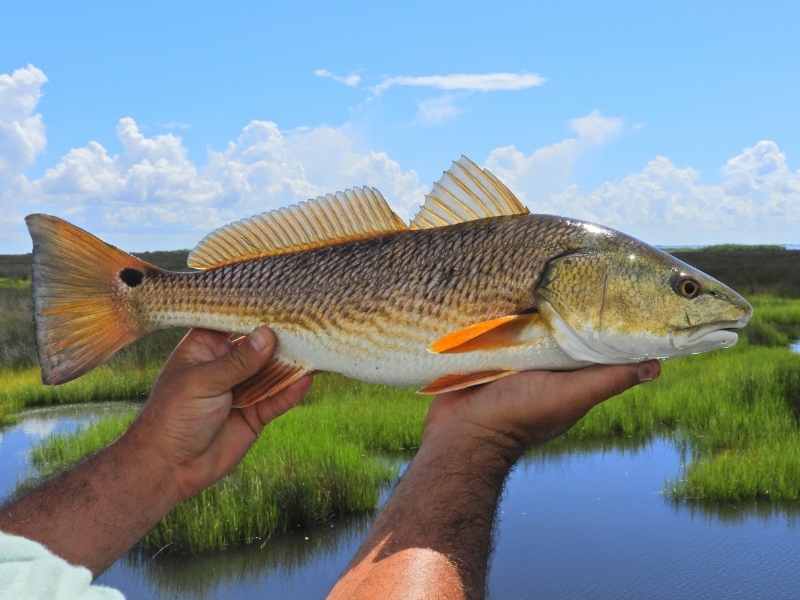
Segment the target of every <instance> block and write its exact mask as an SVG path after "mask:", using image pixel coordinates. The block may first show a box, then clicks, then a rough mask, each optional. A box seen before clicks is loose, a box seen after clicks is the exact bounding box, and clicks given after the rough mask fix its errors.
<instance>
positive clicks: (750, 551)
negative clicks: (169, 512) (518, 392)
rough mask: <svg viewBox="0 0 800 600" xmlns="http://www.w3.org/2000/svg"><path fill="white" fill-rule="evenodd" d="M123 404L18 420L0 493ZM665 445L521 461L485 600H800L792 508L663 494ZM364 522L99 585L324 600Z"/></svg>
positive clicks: (166, 558) (122, 572)
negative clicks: (33, 463)
mask: <svg viewBox="0 0 800 600" xmlns="http://www.w3.org/2000/svg"><path fill="white" fill-rule="evenodd" d="M118 410H120V408H119V406H118V405H96V406H92V407H80V408H70V409H68V410H67V409H55V410H51V409H48V410H41V411H34V412H32V413H28V414H26V416H25V417H24V418H23V419H22V420H21V422H20V423H19V424H18V425H16V426H14V427H12V428H8V429H6V430H4V431H3V432H2V435H1V437H0V456H2V460H3V464H4V468H3V470H2V472H0V496H2V497H5V496H7V495H8V494H9V493H10V492H11V491H12V490H13V488H14V486H15V485H16V483H17V481H18V480H19V479H20V478H22V477H24V475H25V473H26V472H27V471H28V468H29V465H28V458H27V454H28V450H29V449H30V447H31V446H32V445H33V444H35V443H36V442H38V441H39V440H40V439H42V437H43V436H45V435H48V434H50V433H54V432H64V431H71V430H74V429H75V428H77V427H79V426H80V425H81V424H83V423H86V422H89V421H91V420H94V419H97V418H99V416H101V415H103V414H108V412H109V411H118ZM681 460H682V458H681V454H680V453H679V452H678V450H677V449H676V448H675V446H674V445H673V444H672V443H671V442H669V441H667V440H656V441H654V442H652V443H650V444H648V445H646V446H645V447H641V448H629V449H622V448H616V449H611V450H581V451H576V452H574V453H570V454H566V455H561V456H550V457H543V456H538V457H530V458H528V459H527V460H526V461H525V462H524V463H522V464H521V465H519V466H518V468H517V469H516V470H515V471H514V472H513V474H512V476H511V478H510V480H509V482H508V486H507V488H506V492H505V495H504V497H503V501H502V504H501V509H500V521H499V524H498V528H497V538H496V550H495V553H494V556H493V559H492V564H491V572H490V576H489V587H490V595H491V597H493V598H593V599H609V600H610V599H612V598H613V599H624V598H655V599H658V598H665V599H666V598H669V599H682V598H686V599H690V598H691V599H693V600H695V599H706V598H708V599H711V598H726V599H728V598H733V599H736V598H742V599H745V598H747V599H751V598H775V599H783V598H786V599H788V598H798V597H800V552H798V551H799V550H800V532H799V531H798V530H797V527H796V521H797V518H796V515H800V513H798V512H795V509H794V508H793V507H788V506H784V507H782V508H779V509H777V510H775V509H774V508H773V507H770V506H769V505H748V506H744V507H736V506H714V507H708V506H706V507H690V506H686V505H675V504H673V503H672V502H670V501H669V499H667V498H665V497H664V496H663V495H662V489H663V486H664V483H665V481H666V480H668V479H671V478H675V477H678V476H680V472H681V465H682V463H681ZM369 520H370V519H369V518H356V519H347V520H342V521H339V522H337V523H334V524H332V525H330V524H329V525H326V526H324V527H321V528H319V529H316V530H313V531H304V532H297V533H295V534H292V535H285V536H279V537H276V538H274V539H272V540H270V541H268V542H267V543H265V544H263V545H262V546H261V547H255V548H245V549H237V550H230V551H226V552H220V553H214V554H209V555H206V556H200V557H192V558H186V557H181V556H175V555H171V554H170V553H169V549H168V548H167V549H165V550H164V551H163V552H161V553H160V554H159V555H158V556H155V557H153V556H152V553H151V554H146V555H141V554H136V553H134V554H132V555H131V556H129V557H128V558H126V559H123V560H121V561H119V562H118V563H117V564H116V565H114V566H113V567H112V568H111V569H110V570H109V571H108V572H106V573H105V574H103V576H102V577H100V579H99V581H100V582H102V583H104V584H106V585H112V586H115V587H117V588H119V589H121V590H123V591H124V592H125V593H126V595H127V596H128V597H129V598H182V599H183V598H187V599H193V598H197V599H200V598H209V599H211V598H226V599H228V598H230V599H245V598H265V597H266V598H298V599H299V598H320V597H322V596H324V594H325V592H327V590H328V589H329V588H330V587H331V585H332V584H333V582H334V581H335V580H336V578H337V576H338V575H339V573H341V571H342V570H343V569H344V567H345V566H346V564H347V562H348V561H349V559H350V557H351V556H352V555H353V553H354V552H355V550H356V548H357V547H358V545H359V543H360V542H361V540H362V539H363V537H364V536H365V535H366V531H367V528H368V526H369Z"/></svg>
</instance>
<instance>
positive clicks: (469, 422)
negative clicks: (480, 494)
mask: <svg viewBox="0 0 800 600" xmlns="http://www.w3.org/2000/svg"><path fill="white" fill-rule="evenodd" d="M660 372H661V365H660V363H659V362H658V361H657V360H650V361H647V362H643V363H639V364H630V365H613V366H607V365H602V366H601V365H598V366H594V367H589V368H586V369H581V370H579V371H568V372H564V371H562V372H557V371H526V372H524V373H520V374H518V375H514V376H511V377H506V378H504V379H501V380H500V381H496V382H494V383H490V384H487V385H484V386H481V387H478V388H470V389H466V390H460V391H457V392H451V393H449V394H442V395H440V396H437V398H436V399H435V400H434V402H433V404H432V405H431V408H430V411H429V412H428V418H427V421H426V425H425V433H424V436H423V445H424V443H425V440H426V439H428V440H430V439H434V438H435V439H437V440H438V441H440V442H441V443H445V444H446V443H449V441H448V440H449V439H450V440H451V439H452V436H464V435H469V436H474V437H475V438H477V439H479V440H483V441H485V442H488V443H490V444H493V445H495V446H497V447H498V448H499V449H500V450H501V451H502V452H503V453H504V454H506V455H507V456H508V458H510V459H511V460H512V461H513V460H516V458H518V457H519V456H521V455H522V453H524V452H525V450H527V449H528V448H529V447H531V446H533V445H536V444H541V443H544V442H546V441H547V440H549V439H552V438H554V437H556V436H558V435H560V434H562V433H564V432H565V431H567V430H568V429H569V428H570V427H572V426H573V425H574V424H575V423H576V422H577V421H578V420H579V419H580V418H581V417H583V416H584V415H585V414H586V413H587V412H589V410H591V409H592V407H594V406H596V405H597V404H599V403H600V402H603V401H604V400H606V399H608V398H610V397H612V396H615V395H617V394H620V393H622V392H623V391H625V390H626V389H628V388H630V387H633V386H634V385H637V384H639V383H643V382H645V381H651V380H653V379H655V378H657V377H658V375H659V373H660Z"/></svg>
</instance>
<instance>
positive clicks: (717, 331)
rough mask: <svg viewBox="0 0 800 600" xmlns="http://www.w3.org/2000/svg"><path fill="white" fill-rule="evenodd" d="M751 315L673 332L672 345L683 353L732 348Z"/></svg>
mask: <svg viewBox="0 0 800 600" xmlns="http://www.w3.org/2000/svg"><path fill="white" fill-rule="evenodd" d="M749 320H750V318H749V315H747V316H745V317H742V318H741V319H739V320H738V321H718V322H717V323H709V324H707V325H699V326H696V327H687V328H686V329H681V330H679V331H676V332H674V333H673V334H672V336H671V338H672V345H673V347H674V348H675V349H676V350H678V351H680V352H681V353H687V352H688V353H695V352H698V353H699V352H707V351H709V350H714V349H717V348H730V347H731V346H734V345H735V344H736V342H737V341H738V340H739V333H738V332H739V331H740V330H741V329H742V328H743V327H744V326H745V325H747V322H748V321H749Z"/></svg>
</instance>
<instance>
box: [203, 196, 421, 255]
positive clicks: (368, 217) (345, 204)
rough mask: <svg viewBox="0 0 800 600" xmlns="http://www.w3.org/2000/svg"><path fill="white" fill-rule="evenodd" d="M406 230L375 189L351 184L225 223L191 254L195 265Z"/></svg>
mask: <svg viewBox="0 0 800 600" xmlns="http://www.w3.org/2000/svg"><path fill="white" fill-rule="evenodd" d="M404 229H407V227H406V224H405V223H404V222H403V220H402V219H401V218H400V217H398V216H397V215H396V214H395V213H394V211H392V209H391V208H390V207H389V204H388V203H387V202H386V200H385V199H384V197H383V196H382V195H381V193H380V192H379V191H378V190H376V189H375V188H371V187H361V188H352V189H349V190H346V191H344V192H337V193H335V194H327V195H325V196H320V197H319V198H314V199H313V200H306V201H305V202H301V203H300V204H296V205H294V206H288V207H286V208H279V209H277V210H272V211H268V212H265V213H261V214H260V215H256V216H254V217H250V218H249V219H242V220H241V221H236V222H234V223H230V224H228V225H225V226H224V227H220V228H219V229H217V230H215V231H212V232H211V233H209V234H208V235H207V236H206V237H204V238H203V239H202V240H201V241H200V243H199V244H197V246H196V247H195V249H194V250H192V251H191V253H190V254H189V260H188V264H189V266H190V267H193V268H195V269H211V268H214V267H219V266H222V265H226V264H229V263H232V262H239V261H242V260H248V259H253V258H259V257H262V256H275V255H278V254H288V253H289V252H298V251H300V250H311V249H312V248H321V247H323V246H329V245H331V244H337V243H342V242H348V241H353V240H363V239H367V238H371V237H377V236H379V235H383V234H386V233H391V232H394V231H402V230H404Z"/></svg>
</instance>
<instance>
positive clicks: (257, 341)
mask: <svg viewBox="0 0 800 600" xmlns="http://www.w3.org/2000/svg"><path fill="white" fill-rule="evenodd" d="M271 337H272V332H271V331H270V330H269V327H264V326H261V327H259V328H258V329H256V330H255V331H253V332H252V333H251V334H250V335H248V336H247V339H249V340H250V345H251V346H252V347H253V348H254V349H255V350H257V351H258V352H261V351H262V350H264V348H266V347H267V344H269V342H270V338H271Z"/></svg>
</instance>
